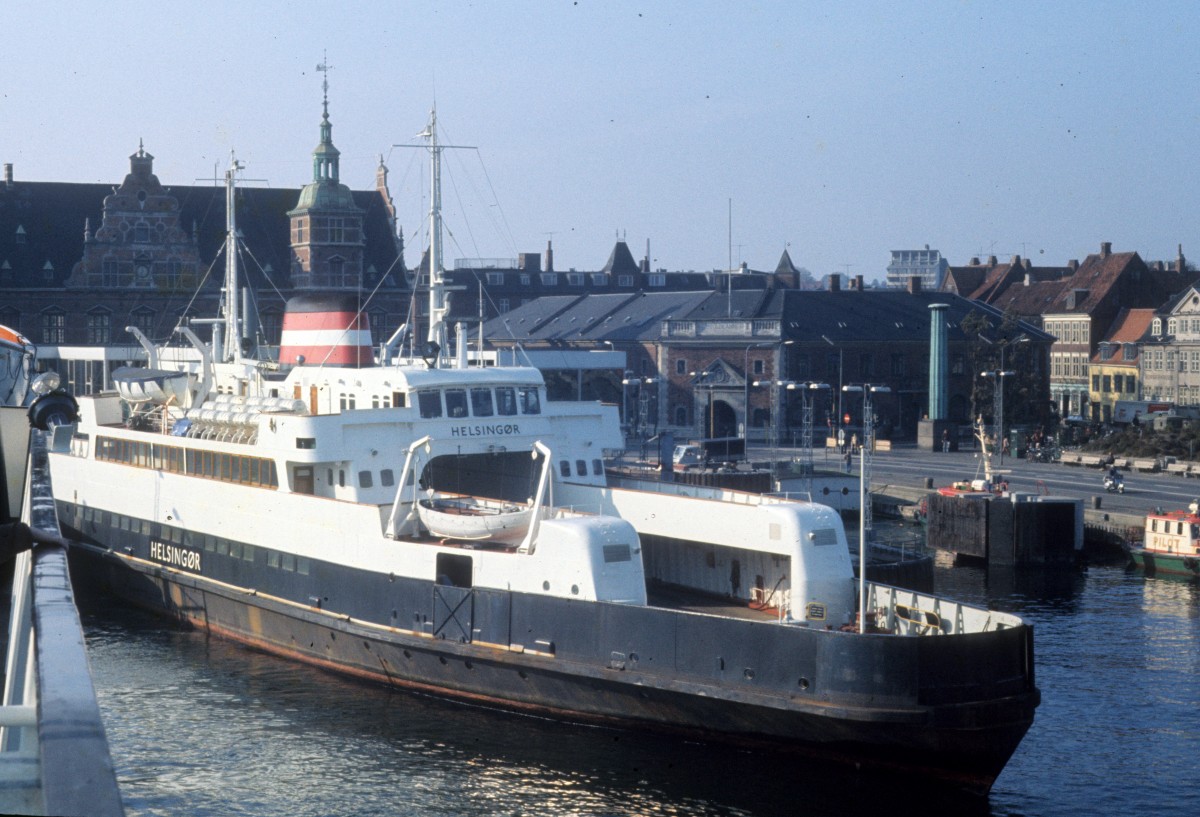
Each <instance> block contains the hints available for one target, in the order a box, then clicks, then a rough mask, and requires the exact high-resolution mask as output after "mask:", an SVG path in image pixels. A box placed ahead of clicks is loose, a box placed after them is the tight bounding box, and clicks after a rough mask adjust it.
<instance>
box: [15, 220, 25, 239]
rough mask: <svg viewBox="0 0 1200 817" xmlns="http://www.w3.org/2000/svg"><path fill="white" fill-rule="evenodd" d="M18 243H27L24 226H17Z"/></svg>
mask: <svg viewBox="0 0 1200 817" xmlns="http://www.w3.org/2000/svg"><path fill="white" fill-rule="evenodd" d="M16 243H18V244H24V243H25V228H24V227H23V226H21V225H20V224H18V225H17V236H16Z"/></svg>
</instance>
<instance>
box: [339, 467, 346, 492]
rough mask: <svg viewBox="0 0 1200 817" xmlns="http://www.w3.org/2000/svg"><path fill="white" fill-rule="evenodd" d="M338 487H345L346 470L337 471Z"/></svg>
mask: <svg viewBox="0 0 1200 817" xmlns="http://www.w3.org/2000/svg"><path fill="white" fill-rule="evenodd" d="M338 487H339V488H345V487H346V470H345V469H344V468H339V469H338Z"/></svg>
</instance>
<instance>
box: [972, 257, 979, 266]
mask: <svg viewBox="0 0 1200 817" xmlns="http://www.w3.org/2000/svg"><path fill="white" fill-rule="evenodd" d="M971 266H972V267H978V266H979V258H978V256H976V257H975V258H972V259H971Z"/></svg>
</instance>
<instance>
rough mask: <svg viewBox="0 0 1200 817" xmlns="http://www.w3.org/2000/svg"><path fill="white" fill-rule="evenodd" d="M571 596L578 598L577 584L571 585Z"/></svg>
mask: <svg viewBox="0 0 1200 817" xmlns="http://www.w3.org/2000/svg"><path fill="white" fill-rule="evenodd" d="M571 595H572V596H578V595H579V585H577V584H573V585H571Z"/></svg>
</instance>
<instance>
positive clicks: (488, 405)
mask: <svg viewBox="0 0 1200 817" xmlns="http://www.w3.org/2000/svg"><path fill="white" fill-rule="evenodd" d="M471 413H472V414H473V415H475V416H476V417H491V416H492V414H493V413H494V412H493V411H492V390H491V389H486V388H475V389H471Z"/></svg>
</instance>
